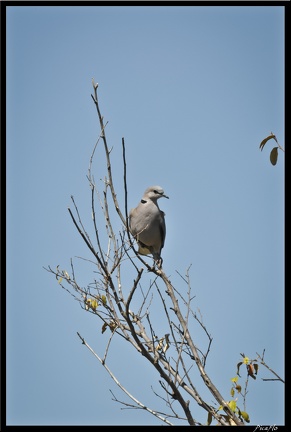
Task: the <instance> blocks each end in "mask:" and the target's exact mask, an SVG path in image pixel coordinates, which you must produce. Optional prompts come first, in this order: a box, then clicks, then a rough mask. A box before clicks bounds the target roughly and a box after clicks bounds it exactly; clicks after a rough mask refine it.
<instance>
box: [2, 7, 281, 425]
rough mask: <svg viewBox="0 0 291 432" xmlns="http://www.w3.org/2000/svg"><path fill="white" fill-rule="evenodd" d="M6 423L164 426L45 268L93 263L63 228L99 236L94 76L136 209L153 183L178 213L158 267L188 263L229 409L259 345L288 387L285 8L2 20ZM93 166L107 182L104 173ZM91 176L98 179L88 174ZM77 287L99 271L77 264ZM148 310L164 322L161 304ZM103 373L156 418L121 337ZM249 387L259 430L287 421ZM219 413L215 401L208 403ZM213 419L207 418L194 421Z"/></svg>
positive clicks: (48, 11)
mask: <svg viewBox="0 0 291 432" xmlns="http://www.w3.org/2000/svg"><path fill="white" fill-rule="evenodd" d="M6 12H7V66H6V68H7V69H6V71H7V84H6V91H7V94H6V95H7V143H6V152H7V162H6V167H7V213H6V216H7V237H6V238H7V267H6V271H7V287H6V289H7V291H6V297H7V309H6V313H7V350H6V351H7V354H6V362H7V373H6V378H7V397H6V404H7V412H6V415H7V424H8V425H36V424H39V425H56V424H59V425H68V424H70V425H109V424H111V425H134V424H135V425H156V424H160V423H161V422H160V421H158V420H157V419H155V418H154V417H152V416H151V415H150V414H148V413H146V412H144V411H139V410H124V409H122V408H123V406H122V405H120V404H118V403H116V402H113V401H112V395H111V393H110V391H109V389H111V390H112V391H113V392H114V394H116V396H117V397H118V398H119V399H121V400H126V397H125V395H123V394H122V393H121V392H120V391H119V390H118V389H117V388H116V386H115V385H114V382H113V381H112V379H111V378H110V377H109V376H108V375H107V374H106V372H105V370H104V369H103V368H102V366H101V365H100V364H99V363H98V361H97V360H96V359H95V358H94V357H93V356H92V354H91V353H90V352H89V351H88V350H86V348H85V347H84V346H83V345H82V344H81V343H80V340H79V338H78V337H77V334H76V333H77V331H78V332H79V333H80V334H81V335H82V336H83V337H84V338H85V339H86V340H87V342H88V343H89V344H90V345H91V346H92V348H94V349H95V350H96V352H97V353H98V354H100V355H102V352H98V347H100V344H101V345H102V340H101V338H102V336H101V334H100V325H99V322H98V321H97V320H96V319H94V316H93V315H92V314H88V313H86V312H85V311H84V310H82V309H81V308H80V305H79V304H78V302H76V301H74V300H73V298H72V297H71V296H70V295H69V294H68V293H67V292H65V291H64V290H62V289H61V288H60V286H59V285H58V283H57V281H56V279H55V278H54V277H53V276H52V275H51V274H49V273H48V272H46V271H45V270H44V267H47V266H48V265H50V266H51V267H52V268H55V267H56V266H57V265H60V267H61V268H69V265H70V258H74V259H76V258H75V257H77V256H82V257H86V258H88V257H90V254H89V251H87V250H86V248H85V246H84V244H83V242H82V239H81V238H80V237H79V235H78V233H77V232H76V229H75V227H74V226H73V223H72V221H71V219H70V216H69V214H68V210H67V208H68V206H71V201H70V196H71V195H73V196H74V198H75V200H76V202H77V204H78V207H79V210H80V211H81V213H82V215H83V217H84V223H86V224H88V230H89V229H91V228H89V226H91V225H90V224H91V223H92V222H91V220H90V211H91V207H90V190H89V186H88V182H87V179H86V175H87V170H88V166H89V158H90V156H91V153H92V150H93V147H94V144H95V143H96V141H97V139H98V136H99V125H98V119H97V115H96V110H95V106H94V104H93V101H92V99H91V93H92V84H91V79H92V77H94V79H95V81H96V82H98V83H99V89H98V92H99V93H98V94H99V101H100V106H101V111H102V114H103V116H104V120H105V122H106V121H108V125H107V127H106V133H107V139H108V142H109V145H110V146H113V151H112V160H113V170H114V175H115V176H116V188H117V192H118V194H119V196H122V168H123V167H122V159H121V139H122V137H124V139H125V145H126V155H127V174H128V178H127V182H128V195H129V196H128V202H129V207H134V206H136V205H137V203H138V201H139V200H140V198H141V196H142V194H143V192H144V190H145V189H146V188H147V187H148V186H150V185H153V184H158V185H161V186H162V187H163V188H164V190H165V193H166V194H167V195H169V197H170V199H169V200H161V201H160V207H161V208H162V209H163V210H164V211H165V213H166V223H167V237H166V242H165V247H164V249H163V259H164V270H165V272H166V273H167V274H168V275H169V276H171V280H172V282H173V283H177V284H179V283H180V282H181V281H180V279H179V276H178V274H177V272H176V271H178V272H180V273H181V274H184V273H185V271H186V270H187V268H188V267H189V266H191V268H190V278H191V284H192V289H193V292H194V294H195V296H196V297H195V305H194V307H195V308H197V310H199V311H200V312H201V314H202V316H203V322H204V324H205V325H206V327H207V329H208V331H209V333H210V334H211V336H212V337H213V342H212V349H211V352H210V354H209V359H208V368H207V372H208V374H209V375H210V377H211V378H212V380H213V381H214V383H215V384H216V386H217V387H218V389H219V390H220V392H221V393H222V394H223V395H224V397H225V398H226V399H228V398H230V395H229V389H230V386H231V382H230V379H231V378H232V377H233V376H234V375H235V372H236V364H237V363H238V362H239V361H240V360H241V357H240V353H241V352H244V353H245V354H246V355H247V356H249V357H250V358H254V357H256V353H257V352H258V353H260V354H261V353H262V351H263V350H264V349H265V350H266V353H265V361H266V362H267V364H268V365H269V366H270V367H271V368H272V369H273V370H275V371H276V372H277V373H278V374H279V375H280V376H281V377H283V378H284V358H285V352H284V328H285V326H284V321H285V316H284V259H285V256H284V224H285V221H284V204H285V202H284V168H285V164H284V153H283V152H281V151H279V158H278V163H277V165H276V166H272V165H271V163H270V161H269V153H270V151H271V149H272V146H274V145H275V142H274V141H273V140H272V141H270V142H268V143H267V144H266V146H265V148H264V149H263V151H262V152H261V151H260V150H259V144H260V142H261V141H262V139H263V138H264V137H266V136H267V135H268V134H269V133H270V132H271V131H272V132H273V133H274V134H275V135H276V136H277V139H278V141H279V143H280V144H281V145H282V146H283V147H284V145H285V143H284V116H285V112H284V12H285V9H284V7H283V6H264V5H263V6H216V7H214V6H187V7H186V6H179V7H178V6H159V7H157V6H155V7H153V6H145V7H144V6H120V7H117V6H94V7H72V6H62V7H60V6H59V7H57V6H52V7H44V6H29V7H28V6H23V7H21V6H8V7H7V9H6ZM99 169H100V171H99ZM94 175H95V178H102V176H104V172H103V167H102V164H101V163H100V164H99V165H98V163H97V164H96V172H95V173H94ZM78 266H80V268H79V269H78V277H79V279H80V282H81V284H83V285H84V286H86V284H87V283H90V281H91V280H92V278H93V277H94V276H93V274H92V273H91V272H90V271H89V269H88V268H86V265H85V264H84V262H82V260H78V259H76V267H78ZM155 313H156V314H157V316H159V309H158V307H157V306H156V311H155ZM110 367H111V368H112V370H113V371H114V372H115V374H116V376H117V378H118V379H119V380H120V382H121V383H122V384H124V385H125V386H126V387H127V388H128V390H129V391H130V392H131V393H132V394H133V395H134V396H135V397H137V398H138V399H140V400H141V401H142V402H144V403H148V404H149V406H150V407H151V408H152V409H155V407H156V405H157V403H159V402H158V401H157V399H156V397H155V396H154V394H153V392H152V390H151V385H152V386H153V387H154V389H155V390H159V384H158V380H159V376H157V374H156V372H155V371H154V370H151V368H150V367H148V366H147V364H146V362H145V360H144V359H143V358H139V356H138V355H137V354H135V352H134V351H133V349H129V348H128V347H127V346H125V345H124V344H123V343H122V341H118V340H116V342H115V344H114V345H113V348H112V357H111V360H110ZM269 377H270V375H269V374H268V372H267V370H263V369H261V370H260V374H259V377H258V379H257V380H256V381H255V382H250V386H249V394H248V396H247V411H248V412H249V414H250V417H251V424H254V425H257V424H263V425H274V424H277V425H280V424H284V405H285V398H284V385H283V384H282V383H280V382H264V381H262V380H261V378H269ZM207 398H208V399H207V400H208V401H209V403H212V402H213V401H212V397H211V395H210V394H209V395H208V396H207ZM198 418H199V420H200V421H202V422H203V421H206V414H205V412H204V411H202V412H200V413H199V414H198Z"/></svg>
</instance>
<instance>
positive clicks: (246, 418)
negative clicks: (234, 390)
mask: <svg viewBox="0 0 291 432" xmlns="http://www.w3.org/2000/svg"><path fill="white" fill-rule="evenodd" d="M240 415H241V416H242V418H243V419H244V420H245V421H246V422H247V423H249V422H250V417H249V415H248V413H247V412H245V411H241V412H240Z"/></svg>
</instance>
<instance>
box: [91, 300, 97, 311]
mask: <svg viewBox="0 0 291 432" xmlns="http://www.w3.org/2000/svg"><path fill="white" fill-rule="evenodd" d="M97 307H98V303H97V300H92V302H91V308H92V309H93V310H94V311H95V310H96V309H97Z"/></svg>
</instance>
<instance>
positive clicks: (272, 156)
mask: <svg viewBox="0 0 291 432" xmlns="http://www.w3.org/2000/svg"><path fill="white" fill-rule="evenodd" d="M277 160H278V147H274V148H273V150H272V151H271V153H270V161H271V164H272V165H276V163H277Z"/></svg>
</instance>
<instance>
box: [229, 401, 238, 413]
mask: <svg viewBox="0 0 291 432" xmlns="http://www.w3.org/2000/svg"><path fill="white" fill-rule="evenodd" d="M228 406H229V408H230V409H231V411H233V412H235V409H236V401H235V400H231V401H230V402H228Z"/></svg>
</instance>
